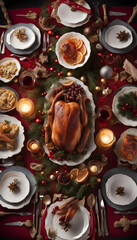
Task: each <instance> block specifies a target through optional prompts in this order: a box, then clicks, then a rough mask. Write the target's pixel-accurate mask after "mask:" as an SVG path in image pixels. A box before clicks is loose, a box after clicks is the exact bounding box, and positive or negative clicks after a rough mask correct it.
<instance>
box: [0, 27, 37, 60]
mask: <svg viewBox="0 0 137 240" xmlns="http://www.w3.org/2000/svg"><path fill="white" fill-rule="evenodd" d="M22 37H23V38H24V39H21V38H22ZM4 42H5V45H6V47H7V48H8V49H9V50H10V51H11V52H12V53H15V54H19V55H24V54H25V55H27V54H31V53H32V52H33V51H35V50H36V49H37V48H38V47H39V46H40V44H41V34H40V30H39V29H38V28H37V27H36V26H35V25H34V24H31V23H18V24H15V25H13V26H12V27H11V28H9V29H8V30H7V31H6V33H5V37H4Z"/></svg>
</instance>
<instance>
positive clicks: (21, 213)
mask: <svg viewBox="0 0 137 240" xmlns="http://www.w3.org/2000/svg"><path fill="white" fill-rule="evenodd" d="M5 215H20V216H30V215H32V213H29V212H1V211H0V217H3V216H5Z"/></svg>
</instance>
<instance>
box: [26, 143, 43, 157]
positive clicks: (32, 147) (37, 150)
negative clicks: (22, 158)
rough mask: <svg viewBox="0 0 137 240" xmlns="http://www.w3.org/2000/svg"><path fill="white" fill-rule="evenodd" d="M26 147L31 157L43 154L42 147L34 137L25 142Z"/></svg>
mask: <svg viewBox="0 0 137 240" xmlns="http://www.w3.org/2000/svg"><path fill="white" fill-rule="evenodd" d="M27 149H28V150H29V151H30V152H31V155H32V156H33V157H37V156H38V155H42V156H44V155H45V151H44V149H43V148H42V147H41V146H40V143H39V141H38V140H36V139H30V140H29V141H28V142H27Z"/></svg>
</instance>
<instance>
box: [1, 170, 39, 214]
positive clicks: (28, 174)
mask: <svg viewBox="0 0 137 240" xmlns="http://www.w3.org/2000/svg"><path fill="white" fill-rule="evenodd" d="M13 171H16V172H22V173H23V174H24V175H25V176H26V178H27V179H28V181H29V183H30V191H29V194H28V195H27V196H26V198H25V199H24V200H23V201H21V202H17V203H9V202H7V201H6V200H5V199H3V198H2V196H1V195H0V205H1V206H2V207H4V208H8V209H15V210H16V209H20V208H23V207H24V206H26V205H27V204H28V203H29V202H30V200H31V198H32V196H33V195H34V193H35V191H36V187H37V182H36V179H35V177H34V175H33V174H32V173H31V172H30V171H29V170H28V169H27V168H25V167H20V166H13V167H8V168H6V169H5V170H3V172H2V173H1V174H0V181H1V179H2V177H3V176H4V175H5V174H7V173H10V172H13Z"/></svg>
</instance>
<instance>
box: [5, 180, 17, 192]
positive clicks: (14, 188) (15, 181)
mask: <svg viewBox="0 0 137 240" xmlns="http://www.w3.org/2000/svg"><path fill="white" fill-rule="evenodd" d="M8 188H9V189H10V191H12V192H17V191H19V186H18V179H14V180H13V182H11V183H10V185H9V186H8Z"/></svg>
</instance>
